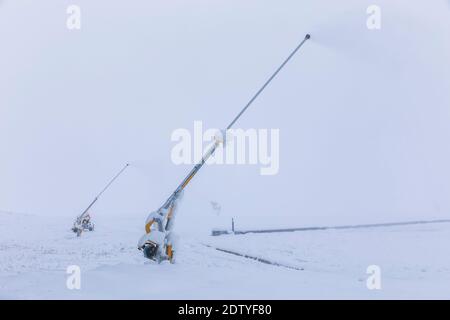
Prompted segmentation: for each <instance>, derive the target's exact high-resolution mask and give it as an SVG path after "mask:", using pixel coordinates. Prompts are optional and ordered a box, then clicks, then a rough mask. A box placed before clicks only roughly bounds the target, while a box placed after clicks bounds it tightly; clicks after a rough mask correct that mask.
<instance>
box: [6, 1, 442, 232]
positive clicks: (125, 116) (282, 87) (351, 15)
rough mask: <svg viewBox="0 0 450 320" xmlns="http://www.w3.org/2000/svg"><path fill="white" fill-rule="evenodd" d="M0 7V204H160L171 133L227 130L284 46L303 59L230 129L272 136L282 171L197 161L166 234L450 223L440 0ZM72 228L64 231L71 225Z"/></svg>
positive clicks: (50, 208)
mask: <svg viewBox="0 0 450 320" xmlns="http://www.w3.org/2000/svg"><path fill="white" fill-rule="evenodd" d="M72 2H73V1H70V2H69V1H50V0H45V1H44V0H41V1H31V0H29V1H25V0H6V1H5V0H4V1H1V2H0V148H1V154H0V209H2V210H10V211H17V212H27V213H32V214H37V215H61V216H67V217H75V216H76V215H77V214H79V213H80V212H81V211H82V210H83V209H84V207H85V206H87V204H88V203H89V202H90V201H91V200H92V198H93V197H94V196H95V195H96V193H98V192H99V191H100V190H101V189H102V187H103V186H104V185H105V184H106V182H107V181H108V179H110V177H111V176H113V175H114V173H115V172H116V171H118V170H119V169H120V168H121V167H122V166H123V165H124V164H125V163H126V162H130V163H131V164H132V167H131V168H130V170H129V171H128V172H127V173H125V174H124V175H123V176H122V177H121V178H120V180H118V181H117V183H116V184H115V185H113V187H112V188H111V189H110V190H108V192H107V193H105V195H104V196H103V198H101V200H100V201H99V202H98V204H97V205H96V207H95V208H94V209H93V212H94V213H95V214H96V215H101V216H108V215H110V216H111V217H112V218H113V217H114V216H117V215H124V216H125V215H132V216H133V217H139V216H142V219H143V220H144V219H145V217H146V215H147V213H148V212H149V211H151V210H154V209H156V208H157V207H158V206H159V205H161V204H162V202H163V201H164V200H165V199H166V197H167V196H168V195H169V194H170V193H171V192H172V191H173V189H174V188H175V187H176V186H177V184H178V183H179V182H180V180H181V179H182V178H183V177H184V176H185V174H186V173H187V172H188V170H190V168H191V166H175V165H174V164H172V162H171V159H170V150H171V148H172V146H173V145H174V144H173V143H172V142H171V141H170V135H171V133H172V131H173V130H175V129H177V128H188V129H192V127H193V122H194V120H202V121H203V122H204V126H206V127H208V128H222V127H224V126H226V125H227V124H228V123H229V121H230V120H231V119H232V118H233V117H234V115H235V114H236V113H237V112H238V111H239V110H240V108H242V106H243V105H244V104H245V103H246V102H247V100H248V99H249V98H250V97H251V95H252V94H253V93H254V92H255V91H256V90H257V89H258V88H259V86H260V85H261V84H262V83H263V82H264V81H265V80H266V78H267V77H268V76H269V75H270V74H271V73H272V72H273V71H274V69H275V68H276V67H277V66H278V65H279V64H280V62H281V61H282V60H283V59H284V58H285V57H286V56H287V55H288V54H289V52H290V51H291V50H292V49H293V48H294V47H295V46H296V45H297V44H298V43H299V42H300V41H301V40H302V39H303V37H304V36H305V34H306V33H311V35H312V39H311V40H310V41H309V42H307V43H306V44H305V45H304V47H303V48H302V49H301V51H300V52H299V53H298V55H297V56H295V57H294V59H293V60H292V61H291V62H290V63H289V64H288V65H287V67H286V69H284V70H283V71H282V73H280V75H279V77H277V78H276V80H275V81H274V82H273V83H272V84H271V85H270V87H268V89H267V90H266V91H265V92H264V94H262V95H261V96H260V98H259V99H258V100H257V102H255V104H254V105H253V106H252V107H251V108H250V109H249V110H248V112H247V113H246V114H245V116H243V118H242V119H241V120H240V121H239V122H238V126H239V127H241V128H244V129H245V128H279V129H280V135H281V146H280V147H281V154H280V172H279V174H278V175H276V176H260V175H259V167H256V166H208V167H205V168H204V169H202V171H201V172H200V173H199V175H198V176H197V177H195V179H194V180H193V181H192V183H191V185H190V186H189V188H188V189H187V190H186V193H185V197H184V201H183V205H182V208H181V211H180V216H179V221H178V228H179V229H180V230H187V229H190V230H192V231H193V232H203V233H206V232H209V231H210V227H211V226H212V225H215V224H216V223H217V222H218V221H216V220H218V218H216V216H215V215H214V213H213V210H212V209H211V206H210V203H209V202H210V201H211V200H214V201H217V202H219V203H220V204H221V205H222V208H223V209H222V213H221V214H222V217H221V218H220V219H219V220H221V222H223V221H222V220H228V218H229V217H232V216H234V217H235V219H236V222H237V224H238V225H239V224H240V226H241V227H248V228H249V227H270V226H275V225H276V226H280V225H283V226H304V225H314V224H330V225H331V224H347V223H366V222H382V221H402V220H417V219H435V218H449V217H450V196H449V195H450V165H449V164H450V148H449V147H450V144H449V142H450V90H449V89H450V6H449V5H448V4H449V3H448V1H447V0H433V1H419V0H415V1H407V0H395V1H392V0H379V1H377V5H379V6H380V7H381V9H382V28H381V30H379V31H370V30H368V29H367V28H366V18H367V14H366V8H367V7H368V6H369V5H371V4H373V2H372V1H366V0H346V1H331V0H328V1H324V0H320V1H319V0H310V1H298V0H296V1H261V0H258V1H256V0H248V1H239V0H227V1H225V0H216V1H206V0H192V1H189V2H187V1H181V0H176V1H173V0H171V1H162V0H157V1H156V0H153V1H144V0H130V1H105V0H97V1H87V0H77V1H74V2H75V3H76V4H78V5H79V6H80V7H81V10H82V29H81V30H80V31H69V30H67V28H66V17H67V14H66V8H67V6H68V5H69V4H72ZM68 227H69V226H68Z"/></svg>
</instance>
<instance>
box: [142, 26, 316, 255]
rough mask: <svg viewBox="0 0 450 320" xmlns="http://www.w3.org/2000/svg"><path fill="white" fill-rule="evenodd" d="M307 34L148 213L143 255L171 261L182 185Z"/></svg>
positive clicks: (306, 38)
mask: <svg viewBox="0 0 450 320" xmlns="http://www.w3.org/2000/svg"><path fill="white" fill-rule="evenodd" d="M310 37H311V36H310V35H309V34H306V36H305V38H304V39H303V40H302V41H301V42H300V44H298V45H297V47H296V48H295V49H294V50H293V51H292V52H291V54H290V55H289V56H288V57H287V58H286V59H285V60H284V61H283V63H282V64H281V65H280V66H279V67H278V68H277V70H275V72H274V73H273V74H272V75H271V76H270V77H269V79H267V80H266V82H265V83H264V84H263V86H262V87H261V88H260V89H259V90H258V91H257V92H256V93H255V94H254V95H253V97H252V98H251V99H250V100H249V101H248V102H247V104H246V105H245V106H244V108H242V109H241V111H240V112H239V113H238V114H237V115H236V117H235V118H234V119H233V120H232V121H231V122H230V124H229V125H228V126H227V127H226V129H225V130H223V131H222V132H221V135H220V136H221V137H218V135H216V137H215V142H214V143H213V144H212V145H211V146H210V147H209V148H208V150H207V151H206V153H205V154H204V155H203V157H202V159H201V160H200V161H199V162H198V163H197V164H196V165H195V166H194V168H193V169H192V170H191V171H190V172H189V173H188V175H187V176H186V177H185V178H184V180H183V181H182V182H181V183H180V184H179V185H178V187H177V188H176V189H175V191H174V192H173V193H172V194H171V196H170V197H169V198H168V199H167V200H166V202H165V203H164V204H163V205H162V207H161V208H159V209H158V210H157V211H154V212H152V213H150V215H149V216H148V218H147V220H146V222H145V234H144V235H143V236H142V237H141V239H139V242H138V249H139V250H141V251H143V253H144V257H145V258H147V259H151V260H154V261H157V262H161V261H163V260H169V261H170V262H171V263H173V262H174V259H175V253H176V247H175V245H174V239H175V237H174V235H173V232H172V228H173V222H174V220H175V213H176V209H177V203H178V200H179V198H180V196H181V194H182V193H183V191H184V188H185V187H186V186H187V185H188V184H189V182H190V181H191V180H192V178H193V177H194V176H195V175H196V174H197V173H198V172H199V171H200V169H201V168H202V167H203V165H204V164H205V163H206V161H208V159H209V158H210V157H211V156H212V155H213V154H214V152H215V151H216V150H217V148H218V147H219V146H220V145H224V144H225V143H226V138H227V133H228V130H230V129H231V128H232V127H233V126H234V124H235V123H236V122H237V121H238V120H239V118H240V117H241V116H242V115H243V114H244V113H245V111H247V109H248V108H249V107H250V105H251V104H252V103H253V102H254V101H255V100H256V98H258V96H259V95H260V94H261V93H262V92H263V91H264V89H266V87H267V86H268V85H269V83H270V82H271V81H272V80H273V79H274V78H275V77H276V76H277V74H278V73H279V72H280V71H281V69H283V67H284V66H285V65H286V64H287V63H288V62H289V60H290V59H291V58H292V57H293V56H294V55H295V54H296V53H297V51H298V50H300V48H301V47H302V46H303V44H304V43H305V42H306V41H307V40H308V39H309V38H310Z"/></svg>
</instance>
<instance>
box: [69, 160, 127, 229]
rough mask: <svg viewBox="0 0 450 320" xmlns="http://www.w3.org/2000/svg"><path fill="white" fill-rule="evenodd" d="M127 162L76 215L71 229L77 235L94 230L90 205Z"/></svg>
mask: <svg viewBox="0 0 450 320" xmlns="http://www.w3.org/2000/svg"><path fill="white" fill-rule="evenodd" d="M128 166H129V164H128V163H127V164H126V165H125V167H123V168H122V169H121V170H120V171H119V173H117V174H116V175H115V176H114V178H112V179H111V181H110V182H109V183H108V184H107V185H106V187H104V188H103V190H102V191H101V192H100V193H99V194H98V195H97V196H96V197H95V199H94V200H93V201H92V202H91V203H90V204H89V206H88V207H87V208H86V210H84V211H83V213H82V214H81V215H79V216H78V217H77V219H76V220H75V222H74V223H73V227H72V231H73V232H75V233H76V234H77V237H79V236H81V234H82V233H83V231H94V224H93V223H92V221H91V215H90V214H89V210H90V209H91V208H92V206H93V205H94V204H95V203H96V202H97V200H98V199H99V198H100V196H101V195H102V194H103V193H104V192H105V191H106V189H108V188H109V186H110V185H111V184H112V183H113V182H114V181H115V180H116V179H117V178H118V177H119V176H120V175H121V174H122V173H123V172H124V171H125V169H126V168H128Z"/></svg>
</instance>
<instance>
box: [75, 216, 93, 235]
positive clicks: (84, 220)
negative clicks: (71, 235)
mask: <svg viewBox="0 0 450 320" xmlns="http://www.w3.org/2000/svg"><path fill="white" fill-rule="evenodd" d="M72 231H73V232H75V233H76V234H77V237H79V236H81V233H82V232H83V231H94V224H93V223H92V222H91V215H90V214H89V213H86V214H85V215H83V216H79V217H77V220H75V222H74V223H73V227H72Z"/></svg>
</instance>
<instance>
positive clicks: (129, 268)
mask: <svg viewBox="0 0 450 320" xmlns="http://www.w3.org/2000/svg"><path fill="white" fill-rule="evenodd" d="M96 223H97V225H96V231H95V232H92V233H84V234H83V235H82V237H81V238H76V236H75V235H74V234H73V233H71V232H70V231H69V229H70V226H71V220H70V219H67V218H54V217H52V218H45V217H44V218H43V217H38V216H34V215H25V214H12V213H0V243H1V245H0V298H2V299H314V298H324V299H347V298H356V299H384V298H387V299H405V298H411V299H419V298H425V299H428V298H437V299H445V298H449V297H450V288H449V285H448V284H449V283H450V257H449V256H448V255H447V254H445V253H446V252H447V251H448V248H446V243H445V239H448V238H449V237H450V223H441V224H427V225H414V226H396V227H387V228H368V229H354V230H325V231H306V232H292V233H279V234H247V235H241V236H231V235H228V236H222V237H208V236H204V237H192V236H188V235H186V236H184V237H182V241H181V243H180V250H179V255H178V257H177V259H178V260H177V263H176V264H174V265H171V264H168V263H163V264H161V265H157V264H154V263H152V262H148V261H146V260H145V259H144V258H143V257H142V256H141V254H140V252H139V251H138V250H137V249H136V243H134V242H133V240H135V239H137V238H138V235H139V230H140V228H139V226H141V225H142V222H141V221H139V219H124V218H118V217H109V218H108V219H106V218H105V217H98V218H97V219H96ZM18 226H21V227H20V228H19V227H18ZM206 245H208V246H212V247H218V248H222V249H226V250H232V251H235V252H239V253H243V254H248V255H252V256H257V257H261V258H264V259H269V260H271V261H274V262H277V263H280V264H283V265H286V266H292V267H298V268H303V270H302V271H299V270H295V269H291V268H286V267H282V266H272V265H267V264H264V263H261V262H258V261H254V260H250V259H246V258H243V257H239V256H235V255H231V254H228V253H224V252H220V251H217V250H215V249H214V248H211V247H208V246H206ZM373 264H375V265H378V266H380V268H381V286H382V287H381V290H368V289H367V287H366V279H367V277H368V275H367V274H366V269H367V267H368V266H369V265H373ZM69 265H78V266H80V268H81V289H80V290H76V289H75V290H69V289H68V288H67V286H66V281H67V277H68V275H67V274H66V269H67V267H68V266H69Z"/></svg>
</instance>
